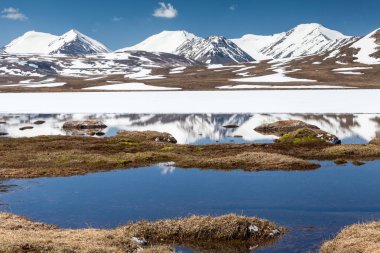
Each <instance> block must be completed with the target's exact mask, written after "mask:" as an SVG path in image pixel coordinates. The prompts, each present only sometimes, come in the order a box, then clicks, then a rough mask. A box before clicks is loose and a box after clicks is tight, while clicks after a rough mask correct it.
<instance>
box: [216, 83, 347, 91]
mask: <svg viewBox="0 0 380 253" xmlns="http://www.w3.org/2000/svg"><path fill="white" fill-rule="evenodd" d="M216 88H217V89H222V90H224V89H225V90H230V89H293V90H295V89H348V88H351V87H343V86H333V85H292V86H291V85H288V86H286V85H252V84H240V85H226V86H219V87H216Z"/></svg>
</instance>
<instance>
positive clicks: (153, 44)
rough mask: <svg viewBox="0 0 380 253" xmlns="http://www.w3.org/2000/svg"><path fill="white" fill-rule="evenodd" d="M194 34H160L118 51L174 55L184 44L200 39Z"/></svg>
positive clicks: (167, 32) (177, 32) (180, 32)
mask: <svg viewBox="0 0 380 253" xmlns="http://www.w3.org/2000/svg"><path fill="white" fill-rule="evenodd" d="M198 38H199V37H197V36H195V35H194V34H192V33H189V32H186V31H163V32H161V33H159V34H156V35H153V36H151V37H149V38H147V39H146V40H144V41H142V42H141V43H139V44H137V45H134V46H132V47H127V48H123V49H120V50H117V52H120V51H135V50H136V51H148V52H164V53H174V52H175V51H176V50H177V48H178V47H179V46H181V45H182V44H183V43H185V42H187V41H189V40H193V39H198Z"/></svg>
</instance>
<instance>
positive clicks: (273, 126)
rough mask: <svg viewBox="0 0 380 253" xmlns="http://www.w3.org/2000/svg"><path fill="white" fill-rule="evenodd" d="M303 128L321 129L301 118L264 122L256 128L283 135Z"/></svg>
mask: <svg viewBox="0 0 380 253" xmlns="http://www.w3.org/2000/svg"><path fill="white" fill-rule="evenodd" d="M301 128H309V129H319V127H317V126H314V125H310V124H307V123H305V122H303V121H301V120H280V121H277V122H274V123H270V124H263V125H261V126H258V127H256V128H255V129H254V130H255V131H256V132H259V133H262V134H266V135H276V136H282V135H284V134H286V133H290V132H293V131H296V130H298V129H301Z"/></svg>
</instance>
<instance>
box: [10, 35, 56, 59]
mask: <svg viewBox="0 0 380 253" xmlns="http://www.w3.org/2000/svg"><path fill="white" fill-rule="evenodd" d="M57 38H58V36H55V35H53V34H50V33H42V32H36V31H30V32H26V33H25V34H23V35H22V36H20V37H18V38H17V39H15V40H13V41H12V42H11V43H9V44H8V45H6V46H5V47H4V50H5V52H7V53H8V54H49V53H50V52H51V49H50V47H49V45H50V43H51V42H52V41H54V40H56V39H57Z"/></svg>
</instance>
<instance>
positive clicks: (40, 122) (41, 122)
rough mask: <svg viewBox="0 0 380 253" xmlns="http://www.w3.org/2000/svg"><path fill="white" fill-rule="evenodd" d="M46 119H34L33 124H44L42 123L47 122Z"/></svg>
mask: <svg viewBox="0 0 380 253" xmlns="http://www.w3.org/2000/svg"><path fill="white" fill-rule="evenodd" d="M45 122H46V121H44V120H37V121H34V122H33V124H34V125H42V124H45Z"/></svg>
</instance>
